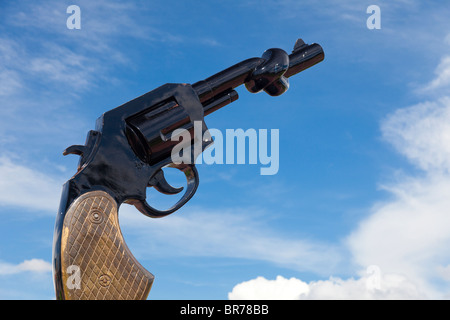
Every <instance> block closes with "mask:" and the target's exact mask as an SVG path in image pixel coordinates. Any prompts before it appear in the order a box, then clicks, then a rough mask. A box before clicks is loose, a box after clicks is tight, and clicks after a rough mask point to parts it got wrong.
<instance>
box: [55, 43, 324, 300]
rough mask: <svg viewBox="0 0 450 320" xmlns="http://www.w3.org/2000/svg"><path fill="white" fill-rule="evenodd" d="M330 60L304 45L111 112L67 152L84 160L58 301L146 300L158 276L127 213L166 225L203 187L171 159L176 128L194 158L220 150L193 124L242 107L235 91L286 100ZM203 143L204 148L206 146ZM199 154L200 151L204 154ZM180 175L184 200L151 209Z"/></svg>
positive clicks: (63, 227) (73, 196)
mask: <svg viewBox="0 0 450 320" xmlns="http://www.w3.org/2000/svg"><path fill="white" fill-rule="evenodd" d="M323 59H324V52H323V50H322V48H321V46H320V45H318V44H312V45H307V44H305V43H304V42H303V41H302V40H301V39H298V40H297V42H296V43H295V46H294V49H293V51H292V53H291V54H287V53H286V52H285V51H284V50H282V49H269V50H266V51H265V52H264V54H263V55H262V57H261V58H251V59H247V60H244V61H242V62H240V63H238V64H236V65H234V66H232V67H230V68H228V69H225V70H223V71H221V72H219V73H217V74H215V75H213V76H211V77H209V78H207V79H205V80H202V81H199V82H197V83H195V84H193V85H189V84H165V85H163V86H161V87H159V88H157V89H155V90H153V91H150V92H148V93H146V94H144V95H142V96H140V97H138V98H136V99H134V100H132V101H129V102H127V103H125V104H123V105H121V106H119V107H117V108H115V109H112V110H110V111H108V112H105V113H104V114H103V115H102V116H101V117H100V118H99V119H98V120H97V123H96V129H95V130H91V131H90V132H89V133H88V136H87V139H86V143H85V145H75V146H71V147H69V148H67V149H66V150H65V151H64V153H63V154H64V155H67V154H76V155H79V156H81V159H80V162H79V165H78V170H77V173H76V174H75V175H74V176H73V177H72V178H71V179H70V180H68V181H67V182H66V183H65V184H64V186H63V191H62V196H61V202H60V207H59V211H58V214H57V218H56V223H55V230H54V237H53V259H52V260H53V278H54V286H55V292H56V298H57V299H62V300H79V299H99V300H100V299H109V300H111V299H135V300H144V299H146V298H147V296H148V294H149V292H150V289H151V286H152V283H153V279H154V276H153V275H152V274H151V273H150V272H148V271H147V270H146V269H145V268H143V267H142V265H141V264H140V263H139V262H138V261H137V260H136V259H135V258H134V256H133V255H132V253H131V252H130V250H129V249H128V247H127V245H126V243H125V242H124V239H123V236H122V233H121V230H120V227H119V223H118V208H119V206H120V205H121V204H122V203H128V204H132V205H134V206H135V207H136V208H137V209H138V210H139V211H140V212H142V213H143V214H144V215H146V216H149V217H152V218H159V217H164V216H166V215H168V214H171V213H173V212H174V211H176V210H178V209H179V208H180V207H181V206H183V205H184V204H185V203H186V202H187V201H189V199H191V197H192V196H193V195H194V193H195V191H196V190H197V187H198V184H199V178H198V173H197V170H196V168H195V164H194V161H191V162H189V161H187V162H186V163H183V162H182V163H174V162H173V161H172V157H171V152H172V149H173V148H174V146H175V145H176V144H177V142H176V141H173V139H171V137H172V134H173V132H174V131H175V130H176V129H179V128H183V129H185V130H188V131H189V132H190V133H191V138H192V141H191V145H192V146H199V145H200V146H201V148H200V150H199V151H198V149H199V148H194V147H193V148H192V154H191V156H192V157H191V159H195V157H196V156H198V154H199V152H202V151H203V150H204V149H205V148H207V147H208V146H209V145H210V144H211V143H213V141H212V140H211V139H208V135H207V134H206V135H204V134H202V135H201V138H200V139H201V141H194V140H195V139H196V136H195V135H194V134H193V129H194V122H196V121H200V123H201V129H202V133H205V132H207V127H206V124H205V122H204V117H205V116H206V115H208V114H210V113H212V112H214V111H216V110H218V109H219V108H221V107H223V106H225V105H227V104H229V103H231V102H233V101H235V100H236V99H238V94H237V92H236V91H235V90H234V89H235V88H236V87H238V86H240V85H242V84H244V85H245V87H246V88H247V89H248V91H250V92H252V93H256V92H260V91H262V90H263V91H265V92H267V93H268V94H269V95H271V96H279V95H281V94H283V93H284V92H285V91H286V90H287V89H288V87H289V82H288V78H289V77H290V76H292V75H294V74H297V73H299V72H301V71H303V70H305V69H307V68H309V67H311V66H313V65H315V64H317V63H319V62H321V61H322V60H323ZM197 140H198V139H197ZM194 149H197V151H195V150H194ZM167 166H170V167H174V168H177V169H179V170H181V171H182V172H183V173H184V174H185V176H186V179H187V186H186V190H185V192H184V195H183V196H182V197H181V198H180V200H179V201H178V202H177V203H176V204H175V205H174V206H173V207H171V208H170V209H168V210H158V209H156V208H154V207H152V206H151V205H150V204H148V203H147V201H146V190H147V187H153V188H155V189H156V190H157V191H159V192H161V193H164V194H176V193H179V192H181V191H182V189H183V188H174V187H172V186H171V185H170V184H169V183H168V182H167V181H166V179H165V177H164V173H163V170H162V169H163V168H164V167H167Z"/></svg>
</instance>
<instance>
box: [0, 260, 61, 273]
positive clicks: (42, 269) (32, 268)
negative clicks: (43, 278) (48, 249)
mask: <svg viewBox="0 0 450 320" xmlns="http://www.w3.org/2000/svg"><path fill="white" fill-rule="evenodd" d="M51 271H52V265H51V264H50V263H49V262H47V261H44V260H42V259H31V260H25V261H23V262H22V263H19V264H11V263H6V262H0V276H1V275H11V274H17V273H22V272H34V273H46V272H51Z"/></svg>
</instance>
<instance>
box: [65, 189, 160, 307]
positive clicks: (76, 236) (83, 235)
mask: <svg viewBox="0 0 450 320" xmlns="http://www.w3.org/2000/svg"><path fill="white" fill-rule="evenodd" d="M61 278H62V285H63V298H64V299H65V300H94V299H95V300H102V299H106V300H145V299H146V298H147V295H148V293H149V292H150V289H151V286H152V283H153V279H154V277H153V275H152V274H151V273H150V272H148V271H147V270H145V269H144V268H143V267H142V266H141V265H140V264H139V262H138V261H137V260H136V259H135V258H134V256H133V255H132V254H131V252H130V250H129V249H128V247H127V245H126V243H125V241H124V239H123V236H122V232H121V230H120V227H119V220H118V210H117V203H116V201H115V200H114V199H113V198H112V197H111V196H110V195H109V194H108V193H106V192H104V191H99V190H96V191H90V192H87V193H85V194H82V195H81V196H80V197H78V198H77V199H76V200H75V201H74V202H73V203H72V204H71V205H70V207H69V209H68V210H67V212H66V215H65V217H64V221H63V225H62V232H61Z"/></svg>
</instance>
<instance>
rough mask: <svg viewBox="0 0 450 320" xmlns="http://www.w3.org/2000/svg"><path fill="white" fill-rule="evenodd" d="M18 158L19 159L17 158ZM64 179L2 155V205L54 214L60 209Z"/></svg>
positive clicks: (0, 184)
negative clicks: (50, 175)
mask: <svg viewBox="0 0 450 320" xmlns="http://www.w3.org/2000/svg"><path fill="white" fill-rule="evenodd" d="M15 160H17V159H15ZM61 187H62V181H60V180H58V179H56V178H52V177H49V176H47V175H45V174H43V173H40V172H39V171H36V170H33V169H30V168H28V167H26V166H24V165H20V164H17V163H16V161H13V160H12V159H11V158H9V157H7V156H2V157H0V206H5V205H6V206H16V207H21V208H25V209H31V210H34V211H45V212H48V213H50V214H52V215H55V214H56V211H57V210H58V204H59V197H60V194H61Z"/></svg>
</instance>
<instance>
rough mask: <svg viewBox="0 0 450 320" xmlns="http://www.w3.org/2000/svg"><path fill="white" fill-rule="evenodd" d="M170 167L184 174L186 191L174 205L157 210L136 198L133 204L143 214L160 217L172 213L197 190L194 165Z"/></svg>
mask: <svg viewBox="0 0 450 320" xmlns="http://www.w3.org/2000/svg"><path fill="white" fill-rule="evenodd" d="M169 166H170V167H172V168H177V169H178V170H180V171H182V172H183V173H184V175H185V176H186V180H187V188H186V191H185V193H184V195H183V197H181V199H180V200H178V202H177V203H175V205H173V206H172V207H171V208H170V209H167V210H158V209H155V208H153V207H152V206H150V205H149V204H148V203H147V201H146V200H136V201H134V202H133V204H134V206H135V207H136V208H137V209H138V210H139V211H140V212H141V213H142V214H144V215H146V216H148V217H150V218H161V217H165V216H167V215H169V214H171V213H174V212H175V211H177V210H178V209H180V208H181V207H182V206H183V205H185V204H186V202H188V201H189V200H190V199H191V198H192V196H193V195H194V193H195V192H196V191H197V187H198V185H199V179H198V172H197V168H196V167H195V165H193V164H192V165H191V164H179V165H175V164H171V165H169Z"/></svg>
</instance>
